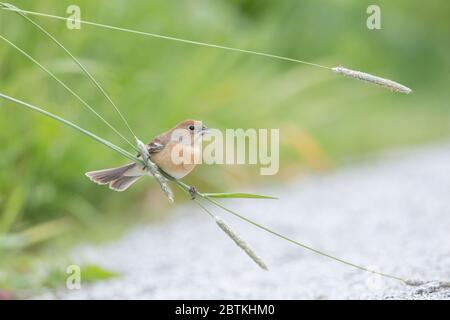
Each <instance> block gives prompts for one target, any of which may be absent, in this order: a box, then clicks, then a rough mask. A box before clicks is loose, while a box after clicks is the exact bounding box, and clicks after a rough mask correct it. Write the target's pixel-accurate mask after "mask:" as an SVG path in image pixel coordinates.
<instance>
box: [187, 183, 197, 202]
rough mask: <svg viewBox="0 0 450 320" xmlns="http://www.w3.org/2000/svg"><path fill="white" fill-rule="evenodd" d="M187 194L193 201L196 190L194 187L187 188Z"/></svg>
mask: <svg viewBox="0 0 450 320" xmlns="http://www.w3.org/2000/svg"><path fill="white" fill-rule="evenodd" d="M189 193H190V195H191V200H194V199H195V198H196V197H197V194H198V192H197V189H196V188H195V187H194V186H190V187H189Z"/></svg>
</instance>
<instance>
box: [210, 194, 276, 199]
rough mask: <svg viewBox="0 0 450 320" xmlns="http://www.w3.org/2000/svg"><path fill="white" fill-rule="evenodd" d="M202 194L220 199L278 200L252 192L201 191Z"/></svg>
mask: <svg viewBox="0 0 450 320" xmlns="http://www.w3.org/2000/svg"><path fill="white" fill-rule="evenodd" d="M202 195H203V196H205V197H209V198H222V199H242V198H246V199H274V200H278V199H279V198H277V197H272V196H264V195H260V194H253V193H238V192H222V193H202Z"/></svg>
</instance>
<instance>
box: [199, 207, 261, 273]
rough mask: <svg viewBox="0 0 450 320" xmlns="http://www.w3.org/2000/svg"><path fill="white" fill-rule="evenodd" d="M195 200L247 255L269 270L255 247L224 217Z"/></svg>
mask: <svg viewBox="0 0 450 320" xmlns="http://www.w3.org/2000/svg"><path fill="white" fill-rule="evenodd" d="M194 201H195V202H196V203H197V205H198V206H199V207H200V208H202V209H203V210H204V211H205V212H206V213H207V214H208V215H209V216H210V217H211V218H213V219H214V221H215V222H216V224H217V226H218V227H219V228H220V229H221V230H222V231H223V232H224V233H225V234H226V235H227V236H228V237H230V238H231V240H233V241H234V243H235V244H236V245H237V246H238V247H239V248H241V249H242V250H243V251H244V252H245V253H246V254H247V256H249V257H250V259H252V260H253V261H254V262H255V263H256V264H257V265H258V266H259V267H260V268H261V269H263V270H266V271H268V270H269V268H267V266H266V264H265V263H264V261H262V259H261V258H260V257H259V256H258V255H257V254H256V253H255V251H253V249H252V248H251V247H250V246H249V245H248V244H247V242H245V241H244V240H243V239H242V238H241V237H240V236H239V235H238V234H237V233H236V232H234V231H233V229H231V228H230V226H229V225H228V224H226V223H225V221H223V220H222V219H220V218H219V217H218V216H216V215H215V214H213V213H212V212H211V211H209V210H208V208H206V207H205V206H204V205H203V204H202V203H201V202H200V201H198V200H197V199H194Z"/></svg>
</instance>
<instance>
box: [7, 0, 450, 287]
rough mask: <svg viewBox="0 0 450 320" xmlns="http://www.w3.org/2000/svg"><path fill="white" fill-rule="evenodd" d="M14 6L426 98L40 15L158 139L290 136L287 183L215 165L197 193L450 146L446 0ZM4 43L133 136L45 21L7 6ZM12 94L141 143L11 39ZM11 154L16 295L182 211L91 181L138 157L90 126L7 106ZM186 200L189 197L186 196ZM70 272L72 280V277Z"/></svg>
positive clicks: (137, 191)
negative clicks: (186, 132) (372, 80)
mask: <svg viewBox="0 0 450 320" xmlns="http://www.w3.org/2000/svg"><path fill="white" fill-rule="evenodd" d="M10 2H11V3H13V4H14V5H16V6H18V7H19V8H22V9H25V10H33V11H39V12H45V13H52V14H57V15H65V16H67V14H66V8H67V7H68V6H69V5H71V4H76V5H78V6H80V8H81V18H82V19H85V20H92V21H96V22H101V23H106V24H111V25H116V26H121V27H129V28H133V29H137V30H144V31H148V32H153V33H160V34H164V35H172V36H176V37H181V38H187V39H192V40H197V41H203V42H211V43H216V44H221V45H226V46H232V47H239V48H243V49H249V50H255V51H263V52H268V53H272V54H276V55H282V56H288V57H292V58H297V59H301V60H306V61H311V62H314V63H320V64H324V65H327V66H331V67H333V66H338V65H344V66H346V67H349V68H353V69H357V70H362V71H365V72H369V73H373V74H376V75H381V76H383V77H386V78H390V79H392V80H395V81H398V82H400V83H403V84H405V85H407V86H409V87H411V88H412V89H413V90H414V93H413V94H412V95H409V96H405V95H401V94H393V93H391V92H389V91H388V90H385V89H382V88H379V87H375V86H373V85H368V84H365V83H361V82H357V81H355V80H352V79H347V78H343V77H339V76H337V75H335V74H333V73H332V72H329V71H327V70H325V69H319V68H315V67H311V66H306V65H301V64H296V63H290V62H283V61H277V60H273V59H269V58H264V57H258V56H252V55H248V54H243V53H236V52H230V51H224V50H219V49H213V48H205V47H198V46H193V45H189V44H183V43H177V42H172V41H167V40H162V39H154V38H147V37H142V36H138V35H132V34H126V33H121V32H116V31H111V30H104V29H99V28H96V27H92V26H87V25H83V26H82V28H81V30H69V29H68V28H66V24H65V22H64V21H57V20H52V19H48V18H43V17H32V19H34V20H35V21H38V22H39V23H40V24H41V25H42V26H44V27H45V28H46V29H47V30H48V31H50V32H51V33H52V34H53V35H55V36H56V38H57V39H59V40H60V41H61V42H62V43H63V44H64V45H65V46H66V47H67V48H68V49H69V50H70V51H71V52H72V53H73V54H74V55H75V56H77V57H78V58H79V59H80V60H81V61H82V62H83V63H84V64H85V65H86V66H87V67H88V69H89V70H90V71H91V72H92V73H93V74H94V75H95V76H96V78H97V79H98V80H99V81H100V82H101V83H102V84H103V86H104V87H105V88H107V91H108V92H109V93H110V94H111V96H112V98H113V100H114V101H115V102H116V104H117V105H118V106H120V108H121V110H122V111H123V113H124V114H125V116H126V117H127V119H128V120H129V122H130V123H131V125H132V127H133V129H134V130H135V131H136V133H137V134H138V136H139V137H141V138H142V139H143V140H144V141H149V140H150V139H151V138H152V137H153V136H154V135H156V134H158V133H159V132H161V131H163V130H166V129H168V128H170V127H172V126H173V125H174V124H175V123H177V122H179V121H180V120H182V119H184V118H196V119H201V120H203V121H204V122H205V123H206V124H207V125H208V126H210V127H215V128H218V129H225V128H280V130H281V144H282V145H281V147H282V149H281V171H280V173H279V174H278V175H276V176H264V177H261V176H259V175H258V168H254V167H248V166H202V167H199V168H197V169H196V170H195V172H194V173H193V174H192V175H191V176H190V177H188V178H187V179H186V182H187V183H191V184H195V185H196V186H199V187H201V188H202V189H204V190H208V191H211V192H215V191H217V192H220V191H241V189H242V188H243V187H242V186H243V185H252V184H253V185H256V184H258V185H260V184H266V185H267V184H273V183H278V184H280V183H283V182H284V181H286V180H287V179H289V178H290V177H295V176H299V175H302V174H307V173H308V172H312V171H326V170H330V169H332V168H333V167H336V166H339V165H341V164H343V163H346V162H347V161H349V160H350V159H353V158H357V159H358V158H361V157H362V156H367V155H374V154H376V153H377V152H379V151H382V150H386V149H392V148H397V147H408V146H413V145H419V144H424V143H433V142H438V141H443V140H446V139H448V136H449V133H450V106H449V100H450V90H448V88H449V84H450V81H449V80H450V72H449V67H450V54H449V53H450V50H449V49H450V41H449V39H450V22H449V21H450V20H449V17H450V3H449V2H448V1H446V0H435V1H431V2H427V3H424V2H423V1H420V0H414V1H413V0H399V1H395V2H394V1H375V2H374V1H364V0H353V1H350V0H349V1H340V0H302V1H299V0H280V1H256V0H254V1H251V0H228V1H225V0H223V1H207V0H195V1H194V0H182V1H178V0H177V1H167V0H164V1H163V0H159V1H125V0H108V1H106V0H103V1H87V0H86V1H75V0H58V1H56V0H54V1H49V0H43V1H39V2H38V1H10ZM370 4H377V5H379V6H380V7H381V19H382V29H381V30H368V29H367V27H366V19H367V17H368V14H367V13H366V9H367V7H368V6H369V5H370ZM0 33H1V34H2V35H3V36H5V37H7V38H8V39H10V40H11V41H13V42H14V43H15V44H16V45H18V46H20V47H22V48H23V49H24V50H25V51H27V52H28V53H30V54H31V55H32V56H33V57H34V58H35V59H37V60H38V61H40V62H41V63H42V64H44V65H45V66H47V67H48V68H49V69H50V70H52V71H53V72H55V73H56V74H57V75H58V76H59V77H61V78H62V79H63V80H64V81H66V82H67V83H69V84H70V86H71V88H72V89H73V90H74V91H76V92H77V93H79V94H80V95H81V96H82V97H83V98H85V99H86V100H87V101H88V102H89V103H91V104H92V105H93V106H95V107H96V109H97V110H98V111H99V112H100V113H101V114H102V115H104V116H105V117H106V118H107V119H108V120H110V121H111V122H112V123H113V124H114V125H115V126H117V127H119V128H120V130H121V132H123V133H124V134H127V131H126V128H125V127H124V125H123V123H121V121H120V119H119V118H118V117H117V115H116V114H115V113H114V110H113V109H112V108H111V106H110V105H109V104H108V103H107V102H106V100H105V99H104V98H103V97H102V96H101V95H100V94H99V92H98V91H97V90H96V89H95V88H94V87H93V86H92V84H91V83H90V81H89V80H88V79H87V78H86V77H85V76H84V75H83V74H82V73H81V72H80V70H79V69H78V68H77V67H76V66H75V65H74V63H73V62H72V61H71V60H70V59H69V58H68V57H67V56H66V55H65V54H64V52H62V50H61V49H60V48H58V47H57V46H56V45H54V44H53V43H52V42H51V41H50V40H49V39H48V38H46V37H45V36H43V35H42V34H41V33H40V32H39V31H38V30H36V29H35V28H34V27H33V26H32V25H30V24H29V23H27V22H26V21H25V20H24V19H22V18H21V17H19V16H18V15H16V14H14V13H12V12H5V11H0ZM0 92H2V93H5V94H8V95H11V96H14V97H16V98H19V99H22V100H24V101H27V102H30V103H33V104H35V105H37V106H40V107H43V108H46V109H48V110H50V111H52V112H54V113H57V114H59V115H62V116H64V117H66V118H67V119H69V120H71V121H74V122H76V123H77V124H79V125H81V126H83V127H84V128H86V129H89V130H92V131H93V132H95V133H97V134H99V135H100V136H102V137H104V138H107V139H109V140H111V141H113V142H114V143H117V144H118V145H120V146H122V147H124V148H127V146H126V145H123V144H121V141H120V140H119V139H117V136H116V135H115V134H114V133H113V132H112V131H111V130H110V129H109V128H107V127H106V126H104V125H103V124H102V123H101V122H100V121H99V120H98V119H97V118H95V117H94V116H93V115H92V114H91V113H89V112H88V111H87V110H86V109H84V108H83V107H82V105H81V104H80V103H79V102H78V101H76V100H75V99H74V98H73V97H72V96H71V95H70V94H68V93H67V92H66V91H64V90H63V89H62V88H61V87H60V86H59V85H58V84H57V83H56V82H55V81H54V80H52V79H51V78H49V77H48V76H47V75H46V74H45V73H43V72H42V71H41V70H40V69H39V68H38V67H36V66H35V65H33V64H32V63H31V62H30V61H28V60H27V59H26V58H24V57H23V56H21V55H20V54H19V53H18V52H17V51H15V49H13V48H12V47H10V46H9V45H8V44H7V43H5V42H0ZM0 147H1V149H0V150H1V151H0V152H1V153H0V154H1V156H0V295H1V293H2V292H4V295H5V294H7V295H10V294H12V295H13V296H14V295H17V294H18V295H20V294H22V293H23V292H30V291H31V292H34V290H36V289H37V288H41V287H45V286H50V287H51V286H52V285H53V284H55V283H58V280H55V279H59V278H58V276H55V272H54V270H52V269H51V268H52V267H51V265H52V262H54V261H55V260H57V258H56V257H59V256H61V257H64V252H66V251H67V248H69V247H70V246H71V245H73V244H77V243H79V242H81V241H102V240H104V239H110V238H114V237H117V236H118V235H119V234H120V233H121V232H123V231H124V230H126V229H127V228H128V227H130V226H132V225H134V224H137V223H141V222H149V221H153V220H157V219H159V218H161V217H162V216H163V215H164V213H165V211H166V209H167V208H168V204H167V200H166V199H165V198H164V195H162V194H161V192H160V190H159V189H158V187H157V186H156V184H155V183H154V182H152V181H151V180H150V179H147V180H146V181H141V182H139V183H138V184H137V185H136V186H135V187H133V188H132V189H130V190H129V191H127V192H126V193H115V192H111V191H109V190H108V189H107V188H106V187H99V186H97V185H94V184H92V183H91V182H90V181H89V180H88V179H86V178H85V177H84V172H86V171H89V170H93V169H99V168H104V167H111V166H115V165H120V164H123V163H124V162H126V160H125V159H123V158H121V157H120V156H119V155H117V154H115V153H113V152H111V151H110V150H109V149H106V148H105V147H103V146H101V145H99V144H98V143H95V142H93V141H91V140H89V139H87V138H85V137H84V136H82V135H80V134H79V133H78V132H76V131H73V130H71V129H69V128H67V127H64V126H62V125H61V124H59V123H57V122H54V121H52V120H49V119H46V118H44V117H42V116H39V115H37V114H33V113H31V112H28V111H25V110H24V109H22V108H20V107H19V106H17V105H14V104H12V103H9V102H8V103H7V102H5V101H0ZM127 149H128V150H129V148H127ZM178 199H180V200H181V199H183V196H182V195H181V194H178ZM55 252H57V254H55ZM42 265H44V267H42ZM56 265H57V264H56ZM94 269H95V268H94ZM36 270H41V271H40V272H37V271H36ZM42 270H44V271H42ZM58 272H59V273H60V274H59V277H62V276H63V275H64V270H62V271H61V270H60V269H57V273H58ZM96 272H98V270H96ZM94 274H97V273H95V272H94ZM100 274H101V275H102V276H103V273H102V272H100ZM38 275H39V276H38ZM102 276H99V278H102ZM94 278H95V276H94ZM2 290H3V291H2Z"/></svg>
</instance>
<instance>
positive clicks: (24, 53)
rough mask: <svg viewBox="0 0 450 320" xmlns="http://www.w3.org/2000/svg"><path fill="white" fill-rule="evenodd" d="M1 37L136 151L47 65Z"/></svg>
mask: <svg viewBox="0 0 450 320" xmlns="http://www.w3.org/2000/svg"><path fill="white" fill-rule="evenodd" d="M0 39H2V40H3V41H5V42H7V43H8V44H9V45H11V46H12V47H13V48H14V49H16V50H17V51H19V52H20V53H21V54H22V55H24V56H25V57H26V58H28V59H29V60H30V61H31V62H33V63H34V64H36V65H37V66H38V67H39V68H41V69H42V70H43V71H44V72H45V73H47V74H48V75H49V76H50V77H52V78H53V79H54V80H55V81H56V82H58V83H59V84H60V85H61V86H62V87H63V88H64V89H66V90H67V91H68V92H69V93H70V94H72V95H73V96H74V97H75V98H76V99H77V100H78V101H80V102H81V103H82V104H83V106H84V107H85V108H87V109H88V110H89V111H91V112H92V113H93V114H94V115H96V116H97V117H98V118H99V119H100V120H102V121H103V123H105V124H106V125H107V126H108V127H109V128H110V129H112V130H113V131H114V132H115V133H116V134H117V135H118V136H119V137H121V138H122V139H123V140H124V141H125V142H127V143H128V144H129V145H130V146H131V147H132V148H134V149H135V150H136V151H138V150H137V149H136V146H134V145H133V144H132V143H131V142H130V141H129V140H128V139H127V138H125V137H124V136H123V135H122V134H121V133H120V132H119V131H118V130H117V129H116V128H115V127H114V126H113V125H112V124H110V123H109V122H108V121H107V120H106V119H105V118H103V117H102V116H101V115H100V114H99V113H98V112H97V111H95V109H94V108H93V107H92V106H91V105H90V104H89V103H87V102H86V101H85V100H84V99H82V98H81V97H80V96H79V95H78V94H77V93H75V92H74V91H73V90H72V89H70V87H69V86H68V85H66V84H65V83H64V82H63V81H62V80H61V79H59V78H58V77H57V76H56V75H55V74H54V73H52V72H51V71H50V70H48V69H47V68H46V67H44V66H43V65H42V64H41V63H39V62H38V61H37V60H35V59H34V58H33V57H32V56H30V55H29V54H28V53H26V52H25V51H24V50H22V49H21V48H19V47H18V46H16V45H15V44H14V43H13V42H11V41H9V40H8V39H7V38H5V37H4V36H2V35H0Z"/></svg>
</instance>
